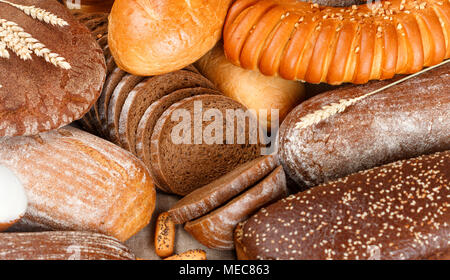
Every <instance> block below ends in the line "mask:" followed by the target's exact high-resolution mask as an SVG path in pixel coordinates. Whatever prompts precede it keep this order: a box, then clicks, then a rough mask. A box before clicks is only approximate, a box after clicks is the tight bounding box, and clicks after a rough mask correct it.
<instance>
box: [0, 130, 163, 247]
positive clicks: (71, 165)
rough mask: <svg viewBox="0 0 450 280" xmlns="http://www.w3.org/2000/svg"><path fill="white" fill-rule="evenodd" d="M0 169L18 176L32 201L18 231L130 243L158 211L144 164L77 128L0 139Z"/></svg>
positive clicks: (112, 145) (127, 153) (16, 226)
mask: <svg viewBox="0 0 450 280" xmlns="http://www.w3.org/2000/svg"><path fill="white" fill-rule="evenodd" d="M0 165H1V166H5V167H7V168H8V169H9V170H11V171H12V172H13V173H14V176H17V178H18V180H19V182H20V184H22V185H23V187H24V188H25V192H26V195H27V198H28V209H27V211H26V214H25V216H24V217H23V218H22V219H21V220H20V222H19V223H17V224H16V225H14V227H13V229H18V230H29V229H31V230H34V229H36V228H38V229H45V230H47V229H52V230H65V231H67V230H69V231H89V232H97V233H102V234H106V235H109V236H113V237H115V238H117V239H119V240H120V241H125V240H127V239H128V238H129V237H131V236H132V235H134V234H135V233H137V232H138V231H139V230H141V229H142V228H143V227H144V226H146V225H147V224H148V223H149V221H150V218H151V216H152V213H153V210H154V207H155V195H156V194H155V188H154V186H153V182H152V180H151V179H150V176H149V174H148V171H147V169H146V168H145V166H144V164H143V163H142V162H141V161H140V160H138V159H137V158H136V157H134V156H133V155H132V154H130V153H129V152H127V151H125V150H123V149H121V148H119V147H117V146H115V145H114V144H112V143H110V142H108V141H105V140H103V139H100V138H98V137H96V136H94V135H91V134H89V133H86V132H83V131H81V130H78V129H76V128H73V127H65V128H61V129H58V130H54V131H50V132H46V133H41V134H39V135H37V136H30V137H24V136H20V137H12V138H0ZM8 178H9V179H8V180H11V181H12V180H14V178H13V177H12V175H11V176H9V177H8ZM0 179H4V178H2V177H0ZM0 195H1V194H0ZM0 203H1V201H0Z"/></svg>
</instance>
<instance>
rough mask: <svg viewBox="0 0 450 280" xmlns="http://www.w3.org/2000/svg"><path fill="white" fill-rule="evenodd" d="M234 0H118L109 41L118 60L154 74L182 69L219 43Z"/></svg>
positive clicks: (124, 65) (136, 70) (136, 71)
mask: <svg viewBox="0 0 450 280" xmlns="http://www.w3.org/2000/svg"><path fill="white" fill-rule="evenodd" d="M230 4H231V0H225V1H219V0H211V1H204V0H191V1H181V0H171V1H169V0H162V1H150V0H116V1H115V2H114V6H113V8H112V11H111V15H110V18H109V34H108V39H109V46H110V48H111V53H112V54H113V56H114V58H115V60H116V63H117V65H118V66H119V67H120V68H121V69H123V70H125V71H127V72H129V73H132V74H135V75H141V76H152V75H160V74H165V73H169V72H172V71H175V70H179V69H182V68H184V67H186V66H187V65H189V64H192V63H194V62H195V61H197V60H198V59H199V58H200V57H202V56H203V55H204V54H205V53H206V52H208V51H209V50H210V49H212V48H213V47H214V45H215V44H216V43H217V41H219V39H220V38H221V35H222V27H223V23H224V21H225V16H226V13H227V11H228V8H229V6H230Z"/></svg>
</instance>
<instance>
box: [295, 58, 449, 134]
mask: <svg viewBox="0 0 450 280" xmlns="http://www.w3.org/2000/svg"><path fill="white" fill-rule="evenodd" d="M448 62H450V59H448V60H445V61H443V62H441V63H439V64H437V65H434V66H431V67H428V68H426V69H423V70H422V71H420V72H417V73H415V74H412V75H409V76H406V77H405V78H403V79H400V80H398V81H395V82H393V83H390V84H389V85H386V86H384V87H382V88H379V89H377V90H374V91H371V92H369V93H366V94H364V95H361V96H358V97H355V98H352V99H342V100H340V101H339V102H337V103H331V104H329V105H326V106H323V107H322V108H321V109H320V110H317V111H315V112H313V113H311V114H308V115H306V116H304V117H303V118H301V119H300V122H298V123H297V124H296V126H295V127H296V128H297V129H304V128H308V127H310V126H313V125H316V124H318V123H320V122H321V121H324V120H327V119H329V118H330V117H332V116H334V115H337V114H339V113H342V112H344V111H345V110H346V109H347V108H348V107H350V106H352V105H354V104H356V103H358V102H359V101H361V100H363V99H366V98H368V97H370V96H372V95H375V94H377V93H379V92H381V91H383V90H385V89H388V88H390V87H393V86H395V85H398V84H400V83H403V82H404V81H406V80H409V79H411V78H414V77H416V76H419V75H420V74H423V73H425V72H428V71H430V70H432V69H434V68H437V67H439V66H442V65H444V64H446V63H448Z"/></svg>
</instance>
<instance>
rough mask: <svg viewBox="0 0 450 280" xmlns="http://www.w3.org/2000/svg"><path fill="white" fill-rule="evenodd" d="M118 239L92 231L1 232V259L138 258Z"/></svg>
mask: <svg viewBox="0 0 450 280" xmlns="http://www.w3.org/2000/svg"><path fill="white" fill-rule="evenodd" d="M135 259H136V257H135V256H134V254H133V253H132V252H131V251H130V249H128V248H127V247H125V245H123V244H122V243H120V242H119V241H118V240H117V239H115V238H113V237H109V236H106V235H102V234H97V233H88V232H69V231H67V232H58V231H52V232H34V233H1V234H0V260H135Z"/></svg>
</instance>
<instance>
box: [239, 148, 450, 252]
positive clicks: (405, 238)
mask: <svg viewBox="0 0 450 280" xmlns="http://www.w3.org/2000/svg"><path fill="white" fill-rule="evenodd" d="M449 196H450V151H446V152H441V153H436V154H433V155H426V156H421V157H418V158H414V159H409V160H403V161H399V162H395V163H391V164H388V165H384V166H381V167H376V168H374V169H370V170H366V171H362V172H359V173H355V174H353V175H350V176H348V177H344V178H342V179H339V180H336V181H332V182H329V183H326V184H323V185H320V186H318V187H315V188H312V189H310V190H308V191H306V192H300V193H298V194H296V195H292V196H289V197H288V198H286V199H283V200H281V201H279V202H277V203H274V204H272V205H270V206H269V207H267V208H263V209H261V210H260V211H259V212H258V213H257V214H255V215H254V216H253V217H251V218H250V219H249V220H247V221H246V222H245V223H243V224H241V225H240V226H238V227H237V229H236V231H235V242H236V247H237V255H238V258H239V259H335V260H338V259H381V260H388V259H389V260H394V259H432V258H435V257H445V255H446V256H447V257H448V256H449V254H448V253H449V252H450V224H449V221H450V212H449V209H448V207H449V200H448V198H449Z"/></svg>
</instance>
